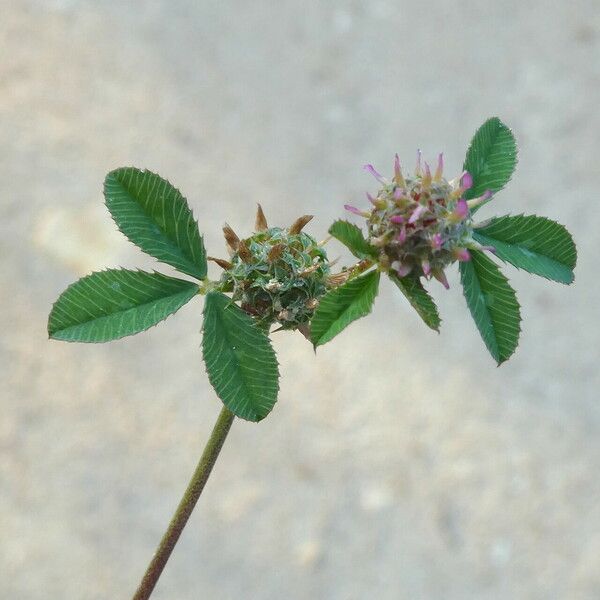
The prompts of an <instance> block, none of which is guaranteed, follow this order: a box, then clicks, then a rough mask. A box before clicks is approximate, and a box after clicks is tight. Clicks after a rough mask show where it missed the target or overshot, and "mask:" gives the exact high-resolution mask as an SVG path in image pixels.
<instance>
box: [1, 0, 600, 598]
mask: <svg viewBox="0 0 600 600" xmlns="http://www.w3.org/2000/svg"><path fill="white" fill-rule="evenodd" d="M0 57H1V60H0V140H1V144H0V175H1V177H0V210H1V220H0V231H1V233H0V283H1V285H0V295H1V297H2V303H1V307H2V311H1V313H0V319H1V321H0V322H1V325H2V335H1V337H0V381H1V384H0V385H1V386H2V404H1V407H2V413H1V417H0V532H1V534H0V535H1V538H0V597H2V598H11V599H19V600H34V599H48V598H60V599H61V600H71V599H73V600H75V599H77V600H80V599H82V598H86V599H92V600H95V599H103V600H104V599H108V598H110V599H120V598H128V597H129V596H130V594H131V593H132V591H133V589H134V588H135V586H136V585H137V582H138V579H139V577H140V576H141V573H142V571H143V569H144V568H145V565H146V563H147V561H148V560H149V558H150V556H151V554H152V552H153V550H154V547H155V545H156V543H157V541H158V539H159V537H160V535H161V534H162V531H163V529H164V527H165V525H166V523H167V522H168V519H169V518H170V515H171V512H172V510H173V508H174V506H175V504H176V503H177V501H178V499H179V497H180V495H181V493H182V491H183V489H184V487H185V485H186V482H187V479H188V477H189V475H190V474H191V471H192V470H193V468H194V465H195V463H196V460H197V457H198V456H199V453H200V451H201V448H202V446H203V444H204V442H205V440H206V438H207V435H208V432H209V430H210V428H211V426H212V423H213V421H214V419H215V417H216V415H217V412H218V410H219V404H218V401H217V400H216V399H215V397H214V395H213V393H212V392H211V390H210V388H209V386H208V384H207V380H206V377H205V374H204V369H203V365H202V362H201V356H200V350H199V344H200V337H199V329H200V324H201V315H200V311H201V303H199V302H198V303H195V304H191V305H189V306H187V307H186V308H185V309H184V310H182V311H181V313H179V314H178V315H177V316H175V317H173V318H171V319H170V320H169V321H168V322H167V324H166V325H161V326H160V327H158V328H156V329H155V330H153V331H151V332H148V333H146V334H143V335H140V336H137V337H134V338H131V339H128V340H124V341H121V342H117V343H113V344H109V345H99V346H78V345H68V344H61V343H50V342H48V341H47V339H46V334H45V328H46V318H47V314H48V311H49V308H50V305H51V303H52V302H53V301H54V300H55V298H56V297H57V295H58V294H59V293H60V292H61V291H62V290H63V288H64V287H65V286H66V285H67V284H68V283H70V282H71V281H73V280H74V279H75V278H77V277H78V276H81V275H83V274H85V273H87V272H89V271H90V270H92V269H98V268H102V267H104V266H114V265H123V266H143V267H150V266H153V263H152V261H151V260H149V259H145V258H144V257H142V256H141V253H139V252H138V251H137V250H136V249H135V248H134V247H133V246H132V245H131V244H129V243H128V242H126V241H125V240H124V238H122V237H121V236H120V235H119V234H117V232H116V231H115V230H114V226H113V224H112V222H111V220H110V218H109V216H108V214H107V213H106V211H105V209H104V207H103V206H102V197H101V183H102V180H103V177H104V174H105V173H106V172H107V171H108V170H110V169H111V168H114V167H116V166H121V165H126V164H134V165H137V166H142V167H147V168H151V169H153V170H156V171H158V172H160V173H162V174H164V175H165V176H168V177H169V178H170V179H171V180H172V181H173V182H175V183H176V184H177V185H178V187H180V189H181V190H182V191H183V192H184V193H185V194H186V195H187V197H188V198H189V200H190V203H191V204H192V206H193V208H194V210H195V212H196V214H197V216H198V217H199V219H200V223H201V227H202V229H203V231H205V232H206V242H207V246H208V248H209V251H210V253H212V254H217V255H220V254H222V253H223V251H224V249H223V243H222V241H221V238H220V233H219V228H220V225H221V224H222V222H223V221H224V220H225V219H227V220H228V221H229V222H230V223H231V224H232V226H234V227H235V228H236V229H237V230H239V231H240V232H245V231H249V230H250V227H251V224H252V219H253V212H254V207H255V203H256V202H257V201H260V202H261V203H262V204H263V206H264V207H265V211H266V213H267V215H268V217H269V218H270V219H271V221H272V222H273V223H279V224H287V223H291V221H292V220H293V219H294V218H295V217H296V216H298V215H299V214H301V213H304V212H313V213H314V214H316V215H317V218H316V219H315V221H314V222H313V224H311V226H310V231H311V232H312V233H313V234H314V235H316V236H319V237H321V236H324V234H325V231H326V229H327V226H328V225H329V223H330V222H331V220H332V219H333V218H335V217H337V216H340V215H341V214H342V205H343V204H344V203H345V202H351V203H360V202H362V201H363V200H362V199H363V193H364V191H365V190H367V189H370V190H372V191H373V185H372V184H373V182H372V181H371V180H370V178H369V177H368V176H367V175H366V174H365V173H364V172H363V171H362V170H361V165H362V164H363V163H365V162H373V163H374V164H376V165H377V166H378V167H379V168H380V169H381V170H385V171H386V172H389V171H390V170H391V166H392V157H393V153H394V152H396V151H397V152H399V153H400V154H401V156H402V157H404V159H405V161H407V162H412V160H413V156H414V153H415V150H416V148H417V147H421V148H422V149H423V150H424V152H425V154H426V155H427V156H429V157H434V156H435V154H436V153H437V152H438V151H440V150H443V151H445V154H446V158H447V164H448V170H449V171H450V172H452V171H458V169H459V168H460V165H461V162H462V158H463V156H464V151H465V148H466V145H467V143H468V141H469V139H470V137H471V135H472V133H473V131H474V130H475V129H476V127H477V126H478V125H479V124H480V123H481V122H482V121H483V120H484V119H485V118H486V117H488V116H490V115H494V114H497V115H499V116H500V117H502V118H503V119H504V120H505V121H506V122H507V123H509V124H510V125H511V127H513V128H514V131H515V133H516V135H517V137H518V140H519V143H520V162H519V167H518V170H517V174H516V176H515V178H514V180H513V181H512V183H511V184H510V185H509V187H508V188H507V190H506V191H505V192H503V193H502V194H501V195H499V196H498V197H497V199H496V202H495V204H494V205H492V206H490V207H489V208H488V209H486V213H485V214H486V215H491V214H493V213H494V212H499V213H504V212H513V213H518V212H521V211H524V212H526V213H538V214H543V215H547V216H549V217H552V218H555V219H558V220H560V221H561V222H563V223H565V224H566V225H568V227H569V228H570V229H571V230H572V232H573V233H574V235H575V238H576V240H577V242H578V247H579V256H580V259H579V265H578V268H577V280H576V283H575V285H574V286H572V287H570V288H565V287H562V286H560V285H558V284H551V283H549V282H546V281H545V280H541V279H536V278H533V277H530V276H527V275H525V274H523V273H517V272H515V271H514V270H513V269H508V270H507V272H508V273H509V274H510V277H511V280H512V281H513V282H514V284H515V286H516V288H517V290H518V292H519V298H520V300H521V303H522V305H523V313H524V317H525V324H524V332H523V336H522V343H521V346H520V348H519V350H518V352H517V354H516V355H515V357H514V358H513V359H512V360H511V361H510V362H509V363H508V364H506V365H504V366H502V367H501V368H500V369H497V368H495V366H494V363H493V362H492V360H491V359H490V358H489V357H488V356H487V355H486V351H485V349H484V346H483V343H482V342H481V340H480V339H479V337H478V334H477V332H476V330H475V328H474V326H473V324H472V323H471V320H470V316H469V314H468V313H467V311H466V309H465V305H464V300H463V298H462V294H461V291H460V289H459V286H458V278H457V277H456V275H454V276H453V278H452V279H451V285H452V289H451V290H450V292H445V291H444V290H443V289H442V288H441V286H437V287H436V286H435V285H432V286H431V288H432V289H433V292H434V295H435V297H436V299H437V300H438V302H439V305H440V309H441V311H442V313H443V317H444V323H443V327H442V332H441V335H439V336H437V335H435V334H433V333H431V332H430V331H428V330H426V328H425V327H423V326H422V324H421V323H419V321H418V318H417V317H416V316H415V315H414V314H413V312H412V311H411V309H410V307H408V306H407V304H406V303H405V301H404V300H403V298H401V297H398V295H397V294H396V293H395V290H393V289H391V288H390V287H389V286H385V287H384V289H383V290H382V292H381V295H380V298H379V299H378V302H377V306H376V309H375V312H374V315H373V316H371V317H370V318H369V319H367V320H364V321H362V322H360V323H358V324H356V325H355V326H354V327H352V328H351V329H350V330H348V331H347V332H346V333H344V335H343V336H342V337H341V338H340V339H339V340H338V341H337V342H336V343H332V344H331V345H329V346H326V347H324V348H323V350H322V351H320V352H319V354H318V356H317V357H316V358H315V356H314V355H313V353H312V351H311V348H310V347H309V345H308V344H307V343H306V342H305V341H304V340H303V338H302V337H301V336H300V335H282V336H281V337H280V338H277V341H276V344H277V348H278V350H279V357H280V361H281V365H282V373H283V379H282V392H281V396H280V401H279V404H278V406H277V408H276V410H275V411H274V412H273V414H272V415H271V416H270V417H269V418H268V419H267V420H266V421H264V422H263V423H262V424H260V425H258V426H256V425H251V424H247V423H242V422H236V423H235V424H234V427H233V429H232V433H231V436H230V439H229V440H228V443H227V445H226V448H225V450H224V452H223V455H222V456H221V458H220V460H219V463H218V465H217V468H216V471H215V473H214V476H213V478H212V479H211V481H210V482H209V485H208V487H207V489H206V495H205V496H204V497H203V498H202V500H201V503H200V505H199V507H198V510H197V511H196V513H195V514H194V516H193V518H192V521H191V523H190V526H189V527H188V529H187V531H186V532H185V534H184V536H183V539H182V540H181V543H180V545H179V546H178V548H177V550H176V552H175V554H174V556H173V558H172V561H171V562H170V563H169V566H168V568H167V570H166V572H165V574H164V577H163V579H162V580H161V583H160V585H159V587H158V589H157V591H156V595H155V598H156V599H157V600H161V599H164V600H167V599H181V600H186V599H198V598H206V599H213V598H215V599H223V600H229V599H231V600H233V599H236V600H239V599H240V598H244V599H245V598H248V599H253V600H254V599H256V600H266V599H280V598H286V599H290V600H299V599H305V598H306V599H326V600H351V599H361V600H362V599H371V598H377V599H379V600H396V599H411V600H412V599H423V600H433V599H436V600H437V599H440V600H459V599H460V600H465V599H466V600H469V599H478V600H480V599H485V600H487V599H490V600H492V599H498V600H500V599H502V600H505V599H507V598H511V599H512V598H517V599H521V598H523V599H531V600H542V599H543V600H546V599H568V600H584V599H585V600H595V599H598V598H600V479H599V473H600V400H599V398H598V396H599V394H598V388H599V383H600V381H599V378H600V375H599V373H600V369H599V368H598V364H599V359H600V352H599V349H598V341H599V340H598V334H599V326H598V305H599V298H600V286H599V284H598V279H599V277H598V267H597V258H596V255H597V252H598V239H599V238H598V232H599V231H600V198H599V194H600V191H599V190H600V170H599V167H598V141H599V138H600V116H599V115H600V113H599V111H598V106H599V105H600V92H599V89H600V10H599V5H598V1H597V0H571V1H570V2H567V1H566V0H565V1H563V0H554V1H548V0H532V1H531V2H527V3H525V2H521V1H517V0H499V1H497V2H493V3H492V2H485V1H481V0H462V1H459V2H445V1H444V0H431V1H430V2H428V3H425V4H423V3H418V2H408V1H407V0H402V1H396V2H393V1H391V0H372V1H370V2H357V1H351V2H337V1H333V0H332V1H327V2H325V1H320V2H311V1H308V2H302V3H301V2H292V1H290V0H278V1H275V0H271V1H265V0H257V1H255V2H245V1H242V0H237V1H224V2H207V1H198V0H170V1H167V0H149V1H146V2H117V1H115V0H95V1H92V0H37V1H33V0H29V1H26V0H0ZM482 215H483V212H482ZM330 252H331V253H332V255H333V256H335V255H336V254H338V253H339V254H341V255H342V258H343V259H344V260H345V255H343V253H342V252H341V249H340V248H339V246H335V245H334V244H332V245H331V247H330ZM165 271H167V272H169V271H168V269H165Z"/></svg>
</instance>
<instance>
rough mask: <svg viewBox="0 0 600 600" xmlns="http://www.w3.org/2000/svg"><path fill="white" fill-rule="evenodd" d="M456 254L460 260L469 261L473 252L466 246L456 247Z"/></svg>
mask: <svg viewBox="0 0 600 600" xmlns="http://www.w3.org/2000/svg"><path fill="white" fill-rule="evenodd" d="M454 256H456V259H457V260H459V261H460V262H469V261H470V260H471V254H470V253H469V251H468V250H467V249H466V248H455V249H454Z"/></svg>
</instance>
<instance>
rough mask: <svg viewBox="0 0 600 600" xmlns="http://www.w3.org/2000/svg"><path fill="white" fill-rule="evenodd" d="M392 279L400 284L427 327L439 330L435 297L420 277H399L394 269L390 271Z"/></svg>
mask: <svg viewBox="0 0 600 600" xmlns="http://www.w3.org/2000/svg"><path fill="white" fill-rule="evenodd" d="M388 275H389V277H390V279H391V280H392V281H393V282H394V283H395V284H396V285H397V286H398V288H399V289H400V291H401V292H402V293H403V294H404V295H405V296H406V299H407V300H408V301H409V302H410V304H411V306H412V307H413V308H414V309H415V310H416V311H417V313H418V314H419V316H420V317H421V319H423V322H424V323H425V325H427V327H430V328H431V329H433V330H434V331H437V332H439V330H440V323H441V322H442V320H441V319H440V315H439V313H438V309H437V306H436V305H435V302H434V301H433V298H432V297H431V296H430V295H429V293H428V292H427V290H426V289H425V288H424V287H423V284H422V283H421V280H420V279H419V277H413V276H411V275H407V276H406V277H398V275H396V274H395V273H394V272H393V271H390V272H389V273H388Z"/></svg>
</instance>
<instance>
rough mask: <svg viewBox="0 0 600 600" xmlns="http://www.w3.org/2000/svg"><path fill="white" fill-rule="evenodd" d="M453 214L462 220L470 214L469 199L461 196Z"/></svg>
mask: <svg viewBox="0 0 600 600" xmlns="http://www.w3.org/2000/svg"><path fill="white" fill-rule="evenodd" d="M453 214H454V216H455V217H456V218H457V219H459V220H461V221H462V220H463V219H464V218H465V217H466V216H467V215H468V214H469V205H468V204H467V201H466V200H465V199H464V198H461V199H460V200H459V201H458V202H457V203H456V207H455V208H454V213H453Z"/></svg>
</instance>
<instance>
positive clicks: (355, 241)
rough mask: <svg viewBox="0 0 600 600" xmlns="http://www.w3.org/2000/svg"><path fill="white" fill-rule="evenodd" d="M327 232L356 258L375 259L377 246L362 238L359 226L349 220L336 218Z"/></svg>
mask: <svg viewBox="0 0 600 600" xmlns="http://www.w3.org/2000/svg"><path fill="white" fill-rule="evenodd" d="M329 233H330V235H332V236H333V237H334V238H336V239H337V240H338V241H340V242H342V244H344V246H346V247H347V248H348V250H350V252H352V254H354V256H356V257H357V258H360V259H365V258H371V259H376V258H377V255H378V251H377V248H374V247H373V246H371V244H369V242H367V240H366V239H365V238H364V236H363V233H362V231H361V230H360V227H358V226H356V225H354V223H350V222H349V221H344V220H341V219H340V220H338V221H335V223H333V225H332V226H331V227H330V228H329Z"/></svg>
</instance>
